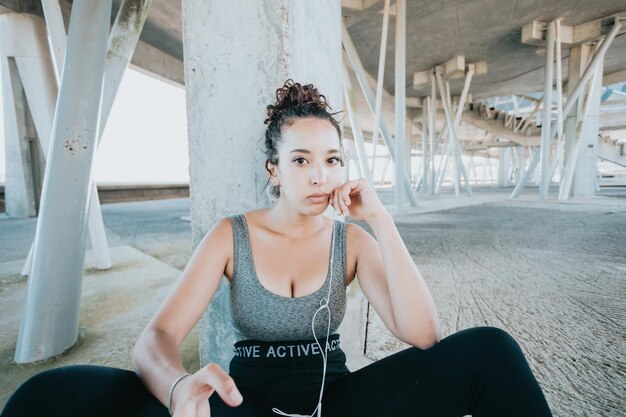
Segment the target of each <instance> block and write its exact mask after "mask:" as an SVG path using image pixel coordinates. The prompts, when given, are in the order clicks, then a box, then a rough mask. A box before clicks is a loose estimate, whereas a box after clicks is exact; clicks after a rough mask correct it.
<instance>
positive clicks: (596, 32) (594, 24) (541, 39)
mask: <svg viewBox="0 0 626 417" xmlns="http://www.w3.org/2000/svg"><path fill="white" fill-rule="evenodd" d="M624 18H626V10H625V11H622V12H619V13H615V14H611V15H608V16H605V17H602V18H600V19H595V20H592V21H590V22H586V23H582V24H580V25H577V26H566V25H561V43H562V44H563V46H564V47H566V48H571V47H574V46H577V45H581V44H583V43H588V42H592V41H595V40H598V39H600V38H601V37H602V36H604V35H606V34H607V33H609V31H610V30H611V28H612V27H613V24H614V22H615V21H616V20H618V19H624ZM548 24H549V23H548V22H541V21H538V20H534V21H532V22H529V23H527V24H525V25H524V26H522V43H523V44H527V45H537V46H542V47H545V45H546V34H547V29H548ZM623 32H626V28H622V29H621V30H620V32H619V33H623ZM619 33H618V34H619Z"/></svg>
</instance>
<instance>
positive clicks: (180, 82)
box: [130, 40, 185, 88]
mask: <svg viewBox="0 0 626 417" xmlns="http://www.w3.org/2000/svg"><path fill="white" fill-rule="evenodd" d="M130 67H131V68H132V69H134V70H135V71H138V72H141V73H143V74H146V75H148V76H150V77H153V78H156V79H158V80H161V81H163V82H166V83H168V84H171V85H174V86H176V87H181V88H182V87H184V86H185V74H184V70H183V61H181V60H179V59H177V58H174V57H173V56H171V55H168V54H166V53H165V52H163V51H161V50H160V49H157V48H155V47H154V46H152V45H150V44H149V43H146V42H144V41H142V40H140V41H139V42H137V46H136V47H135V52H134V53H133V58H132V59H131V61H130Z"/></svg>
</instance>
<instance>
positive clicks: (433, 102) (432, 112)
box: [428, 70, 437, 195]
mask: <svg viewBox="0 0 626 417" xmlns="http://www.w3.org/2000/svg"><path fill="white" fill-rule="evenodd" d="M428 102H429V104H430V106H429V109H428V119H429V120H428V137H429V140H430V194H431V195H435V184H436V181H437V172H436V171H435V150H436V149H437V148H436V147H435V134H436V129H437V86H436V85H435V72H434V70H433V71H432V72H431V74H430V97H429V98H428Z"/></svg>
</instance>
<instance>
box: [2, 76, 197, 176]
mask: <svg viewBox="0 0 626 417" xmlns="http://www.w3.org/2000/svg"><path fill="white" fill-rule="evenodd" d="M1 98H2V97H1V95H0V182H4V181H5V172H6V161H5V149H4V126H3V120H2V114H3V111H2V105H3V104H2V100H1ZM185 114H186V113H185V91H184V89H182V88H179V87H175V86H172V85H170V84H166V83H164V82H162V81H159V80H156V79H154V78H152V77H149V76H146V75H144V74H141V73H139V72H137V71H134V70H132V69H128V70H127V71H126V74H125V75H124V78H123V79H122V84H121V85H120V89H119V90H118V94H117V98H116V100H115V103H114V105H113V109H112V110H111V116H110V117H109V121H108V123H107V127H106V129H105V131H104V136H103V138H102V141H101V142H100V146H99V148H98V151H97V152H96V157H95V160H94V178H95V180H96V183H99V184H109V183H172V182H174V183H179V182H184V183H186V182H188V181H189V170H188V165H189V153H188V150H187V124H186V115H185Z"/></svg>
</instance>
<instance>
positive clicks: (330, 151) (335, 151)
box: [289, 149, 340, 154]
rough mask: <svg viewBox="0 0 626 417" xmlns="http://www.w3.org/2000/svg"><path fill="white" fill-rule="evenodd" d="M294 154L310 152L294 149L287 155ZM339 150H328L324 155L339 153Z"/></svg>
mask: <svg viewBox="0 0 626 417" xmlns="http://www.w3.org/2000/svg"><path fill="white" fill-rule="evenodd" d="M294 152H299V153H309V154H310V153H311V151H309V150H308V149H294V150H293V151H291V152H289V153H294ZM339 152H340V151H339V149H329V150H327V151H326V153H339Z"/></svg>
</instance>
